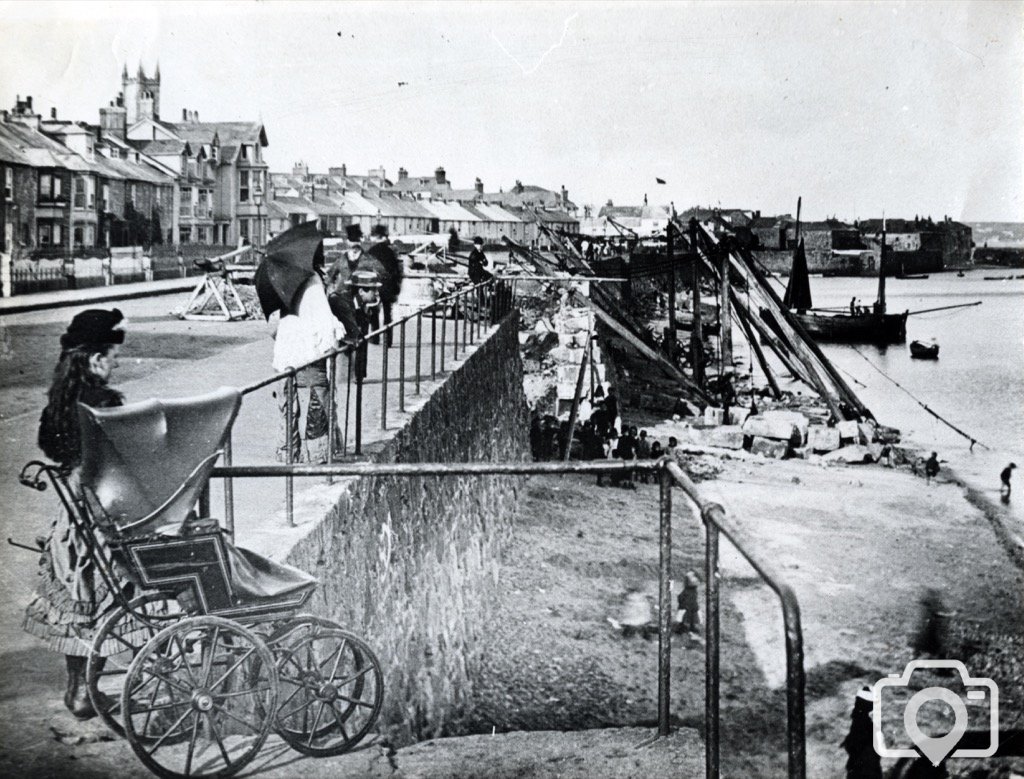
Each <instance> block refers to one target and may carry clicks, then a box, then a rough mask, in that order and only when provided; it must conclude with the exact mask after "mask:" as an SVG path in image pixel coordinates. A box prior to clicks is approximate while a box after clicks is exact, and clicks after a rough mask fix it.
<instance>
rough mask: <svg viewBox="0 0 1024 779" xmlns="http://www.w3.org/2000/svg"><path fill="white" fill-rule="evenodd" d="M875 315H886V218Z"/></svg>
mask: <svg viewBox="0 0 1024 779" xmlns="http://www.w3.org/2000/svg"><path fill="white" fill-rule="evenodd" d="M875 313H876V314H884V313H885V217H884V216H883V217H882V246H881V250H880V252H879V254H878V300H877V301H876V303H875Z"/></svg>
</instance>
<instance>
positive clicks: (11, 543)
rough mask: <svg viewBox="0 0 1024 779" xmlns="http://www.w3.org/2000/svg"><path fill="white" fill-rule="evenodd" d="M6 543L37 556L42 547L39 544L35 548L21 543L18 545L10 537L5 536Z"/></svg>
mask: <svg viewBox="0 0 1024 779" xmlns="http://www.w3.org/2000/svg"><path fill="white" fill-rule="evenodd" d="M7 543H8V544H10V545H11V546H16V547H18V548H19V549H27V550H28V551H30V552H35V553H36V554H39V553H40V552H42V551H43V547H42V545H41V544H37V545H36V546H29V545H28V544H22V543H20V542H18V541H15V540H14V539H13V538H11V537H10V536H7Z"/></svg>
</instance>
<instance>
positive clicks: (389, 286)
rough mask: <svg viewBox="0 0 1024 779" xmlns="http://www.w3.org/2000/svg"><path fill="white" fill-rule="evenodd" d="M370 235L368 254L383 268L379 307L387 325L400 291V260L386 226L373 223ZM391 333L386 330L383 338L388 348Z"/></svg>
mask: <svg viewBox="0 0 1024 779" xmlns="http://www.w3.org/2000/svg"><path fill="white" fill-rule="evenodd" d="M372 236H373V244H372V245H371V246H370V251H369V254H370V256H372V257H373V258H374V259H375V260H377V262H378V263H380V265H381V267H382V268H383V270H384V273H383V275H382V276H381V279H380V283H381V288H380V304H381V306H380V307H381V311H383V313H384V325H385V326H387V325H389V324H391V321H392V319H391V309H392V306H394V304H395V301H396V300H398V294H399V293H400V292H401V291H402V275H403V274H402V261H401V260H399V259H398V255H397V254H395V250H394V249H392V248H391V242H390V241H389V240H388V228H387V227H386V226H385V225H382V224H379V225H375V226H374V228H373V233H372ZM392 335H393V331H392V330H388V332H387V338H386V339H385V340H386V341H387V346H388V348H391V346H392V345H393V338H392Z"/></svg>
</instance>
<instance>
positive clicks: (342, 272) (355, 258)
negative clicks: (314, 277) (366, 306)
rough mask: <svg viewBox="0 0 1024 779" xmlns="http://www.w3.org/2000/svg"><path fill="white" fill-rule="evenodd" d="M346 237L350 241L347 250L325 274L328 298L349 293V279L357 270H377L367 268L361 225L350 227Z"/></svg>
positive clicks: (347, 228) (346, 246)
mask: <svg viewBox="0 0 1024 779" xmlns="http://www.w3.org/2000/svg"><path fill="white" fill-rule="evenodd" d="M345 237H346V238H347V239H348V240H347V242H346V245H345V250H344V251H343V252H342V255H341V256H340V257H338V258H337V259H336V260H335V261H334V262H333V263H331V266H330V267H329V268H328V269H327V272H326V273H325V274H324V284H325V285H326V287H327V296H328V297H330V296H331V295H332V294H339V295H344V294H345V293H346V291H347V285H348V280H349V277H350V276H351V275H352V274H353V273H354V272H355V271H356V270H360V269H361V270H375V269H374V268H366V267H364V266H365V264H366V263H365V262H364V256H363V246H362V244H361V243H360V241H361V240H362V239H363V230H362V228H361V227H360V226H359V225H348V226H347V227H346V228H345Z"/></svg>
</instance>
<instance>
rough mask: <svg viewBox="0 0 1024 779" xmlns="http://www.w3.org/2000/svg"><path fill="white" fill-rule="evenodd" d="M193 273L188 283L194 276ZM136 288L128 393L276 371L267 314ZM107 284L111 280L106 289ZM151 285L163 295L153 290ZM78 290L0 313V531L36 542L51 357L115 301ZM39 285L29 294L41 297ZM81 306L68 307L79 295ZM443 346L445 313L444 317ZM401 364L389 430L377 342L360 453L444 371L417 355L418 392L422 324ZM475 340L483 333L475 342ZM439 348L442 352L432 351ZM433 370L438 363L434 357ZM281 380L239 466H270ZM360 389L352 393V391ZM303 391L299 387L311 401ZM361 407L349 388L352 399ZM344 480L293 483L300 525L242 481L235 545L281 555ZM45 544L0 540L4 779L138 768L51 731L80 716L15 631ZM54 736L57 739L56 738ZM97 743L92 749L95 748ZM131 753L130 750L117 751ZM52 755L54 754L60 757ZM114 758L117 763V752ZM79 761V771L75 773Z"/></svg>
mask: <svg viewBox="0 0 1024 779" xmlns="http://www.w3.org/2000/svg"><path fill="white" fill-rule="evenodd" d="M193 283H194V281H193ZM124 286H125V287H136V290H135V292H137V293H138V294H146V295H147V296H146V297H138V298H126V299H124V302H123V303H119V304H118V307H119V308H121V309H122V311H124V313H125V315H126V317H127V318H128V320H129V336H128V339H127V342H126V345H125V348H124V351H123V352H122V357H121V360H120V362H121V365H120V367H119V368H118V372H117V374H116V375H115V383H116V386H117V387H118V388H119V389H120V390H121V391H123V392H124V394H125V396H126V397H127V399H128V400H129V401H135V400H143V399H146V398H150V397H181V396H188V395H195V394H200V393H204V392H207V391H209V390H211V389H214V388H216V387H218V386H222V385H228V386H236V387H239V386H244V385H246V384H249V383H252V382H255V381H258V380H260V379H262V378H265V377H267V376H269V375H271V374H272V372H273V371H272V369H271V367H270V363H271V352H272V340H271V339H270V330H269V328H268V327H267V326H266V324H265V323H264V322H261V321H252V320H248V321H240V322H224V323H221V322H186V321H183V320H179V319H177V318H176V317H172V316H171V315H170V314H169V312H170V311H171V310H172V309H173V308H175V307H177V306H179V305H181V303H182V302H184V299H185V296H186V295H187V294H188V293H187V289H190V288H191V286H192V285H191V284H190V285H189V286H188V288H187V289H186V290H185V291H179V294H174V295H167V294H162V295H161V294H159V293H160V292H164V291H165V290H164V286H165V285H164V283H163V282H155V283H151V285H149V286H147V287H142V286H141V285H124ZM101 289H102V290H104V291H111V290H115V289H116V291H117V292H118V294H120V293H123V292H125V291H126V290H121V289H117V288H101ZM154 293H156V295H154ZM78 294H81V293H76V292H70V293H68V292H61V293H48V295H47V298H48V299H49V300H50V301H51V302H52V305H50V306H49V307H42V306H36V307H33V309H31V310H26V309H24V308H23V309H22V312H23V313H11V312H10V311H5V312H4V313H3V316H2V317H0V325H2V328H3V345H4V350H3V357H2V359H3V361H4V363H5V364H6V370H5V373H6V378H5V379H3V380H2V382H0V436H2V441H3V445H2V447H0V490H2V492H3V495H4V502H5V512H4V514H3V518H2V519H0V533H2V535H3V537H4V538H6V537H9V536H10V537H14V538H15V539H17V540H20V541H24V542H31V540H32V539H33V538H34V537H35V536H36V535H37V534H41V533H44V532H45V531H46V528H47V526H48V524H49V522H50V520H51V519H52V518H53V517H54V515H55V514H56V512H57V511H58V510H59V507H58V503H57V499H56V497H55V496H54V495H52V493H51V492H50V491H47V492H44V493H37V492H33V491H31V490H28V489H26V488H24V487H21V486H20V485H19V484H18V482H17V474H18V472H19V470H20V468H21V466H22V465H23V464H24V463H25V462H27V461H28V460H30V459H33V458H36V457H39V456H40V453H39V451H38V449H37V448H36V445H35V436H36V427H37V422H38V418H39V412H40V409H41V407H42V405H43V402H44V394H45V390H46V386H47V384H48V381H49V373H50V371H51V370H52V365H53V363H54V362H55V360H56V357H57V342H58V338H59V335H60V333H61V332H63V330H64V328H65V327H66V324H67V322H68V321H70V319H71V317H72V316H74V314H75V313H76V312H77V311H78V310H81V309H82V308H86V307H92V306H97V305H107V303H108V301H109V298H106V297H100V296H99V292H98V291H97V292H95V293H94V296H93V297H91V298H90V299H89V300H87V301H85V300H78V301H76V300H75V298H74V297H73V296H75V295H78ZM34 297H35V296H33V298H34ZM419 302H420V301H416V300H412V301H408V302H407V301H404V300H403V301H400V306H399V311H400V313H401V315H404V314H405V313H408V312H409V311H412V310H413V306H414V305H416V304H417V303H419ZM76 303H77V307H65V306H74V305H75V304H76ZM459 324H460V327H459V342H460V346H459V356H458V359H457V360H456V359H453V347H454V333H453V329H452V320H448V322H447V327H446V328H445V329H446V338H445V344H444V348H445V349H446V359H445V369H446V371H447V372H451V371H453V370H456V369H457V368H458V367H459V365H460V364H461V362H462V361H463V360H464V359H465V358H466V356H467V355H468V354H471V353H472V351H473V349H474V347H473V346H470V347H469V348H468V350H465V351H464V350H463V348H462V346H461V343H462V338H463V333H462V326H461V324H462V323H461V322H460V323H459ZM437 325H438V327H437V337H438V348H440V329H441V328H440V325H441V321H440V319H439V320H438V322H437ZM423 335H424V339H429V337H430V326H429V319H428V320H425V321H424V328H423ZM406 337H407V345H406V348H405V365H406V371H407V385H406V393H407V395H406V397H407V400H406V411H405V412H404V413H402V412H399V411H398V404H397V393H398V385H399V366H400V361H401V359H402V356H401V350H400V349H399V348H398V347H397V346H396V347H394V348H392V349H390V350H388V370H389V378H388V382H387V388H388V394H389V404H388V408H389V413H388V415H387V417H386V429H382V426H381V417H380V408H381V392H382V388H383V386H384V385H383V383H382V382H381V373H382V367H383V366H382V362H383V351H382V348H381V347H380V346H372V345H371V346H370V347H369V360H368V376H367V382H366V384H365V385H364V398H363V402H364V408H365V415H364V433H363V444H364V450H366V451H371V450H372V449H373V448H374V445H375V444H376V445H379V444H380V442H382V441H383V440H384V439H386V438H388V437H390V436H392V435H394V433H395V432H396V430H397V429H398V428H399V427H400V426H401V425H403V424H404V422H405V421H406V420H407V419H408V418H409V415H411V414H412V413H414V412H415V410H416V409H417V408H419V407H420V406H422V404H423V403H425V402H426V400H427V398H428V397H429V395H430V393H431V392H432V391H433V390H434V389H435V388H436V387H437V386H439V384H440V383H441V382H442V381H443V376H442V375H441V374H440V372H438V373H437V375H436V377H435V379H434V380H431V378H430V357H429V349H427V350H425V352H424V356H423V357H422V358H421V366H422V371H421V373H422V375H421V385H420V394H419V395H414V394H413V393H414V390H415V385H414V378H415V377H414V375H413V370H414V366H415V340H414V339H415V325H414V324H413V325H412V326H410V327H409V328H408V331H407V335H406ZM477 343H479V340H478V341H477ZM438 354H439V352H438ZM338 364H339V379H340V389H341V392H339V403H340V404H341V408H340V409H339V418H340V419H341V420H342V421H344V402H345V397H344V392H343V390H344V380H345V375H346V374H345V371H346V360H345V358H344V357H341V358H339V360H338ZM436 367H437V368H438V369H439V367H440V361H439V359H438V361H437V362H436ZM276 388H277V387H276V385H275V386H271V387H267V388H264V389H261V390H258V391H256V392H254V393H252V394H251V395H248V396H246V398H245V400H244V402H243V406H242V410H241V413H240V415H239V417H238V420H237V421H236V423H235V426H234V429H233V436H232V443H233V447H234V463H235V464H262V463H274V462H276V459H275V449H276V436H277V431H278V424H279V413H278V410H277V405H276V399H275V398H274V396H273V392H274V390H275V389H276ZM353 395H354V393H353ZM304 396H305V393H303V394H302V395H301V396H300V397H302V398H303V400H305V397H304ZM352 402H353V404H354V397H353V398H352ZM354 417H355V415H354V409H353V411H352V413H350V415H349V431H348V440H349V449H350V451H351V448H352V442H353V440H354V436H355V418H354ZM216 481H217V480H214V482H215V483H214V484H213V489H212V495H211V507H212V513H214V515H215V516H223V508H224V503H223V490H222V489H221V487H220V485H219V484H217V483H216ZM341 488H342V487H341V484H340V483H335V484H333V485H332V484H328V483H327V482H326V480H323V479H296V480H295V496H296V497H295V505H296V510H295V520H296V527H289V526H288V523H287V520H286V515H285V503H284V496H285V490H284V480H283V479H245V480H236V482H235V488H234V495H235V515H236V538H237V541H238V543H239V545H241V546H245V547H248V548H250V549H253V550H255V551H259V552H261V553H263V554H266V555H268V556H270V557H273V558H275V559H281V558H282V557H284V555H286V554H287V552H288V550H289V549H290V548H291V545H292V544H293V543H294V542H295V541H296V540H297V539H298V538H300V537H301V536H302V535H303V534H304V533H305V532H307V531H308V530H309V529H310V528H311V527H312V526H313V523H315V522H316V521H317V520H318V519H319V518H320V517H321V516H322V514H323V511H324V509H325V508H326V507H327V506H329V505H331V504H332V503H333V500H334V498H335V497H336V495H337V494H338V492H339V491H340V489H341ZM36 566H37V555H34V554H32V553H31V552H28V551H24V550H21V549H18V548H15V547H12V546H9V545H7V544H4V545H3V546H2V547H0V586H2V587H3V591H4V592H5V593H6V595H7V597H6V598H4V599H2V600H0V638H2V642H0V669H2V670H0V700H3V701H4V702H5V710H4V714H3V717H2V722H3V724H4V727H3V728H0V772H2V773H3V774H4V775H8V776H26V775H76V776H96V775H104V774H107V773H108V770H105V769H104V768H103V766H104V765H106V766H108V767H109V765H111V764H110V763H108V762H107V761H108V760H111V759H113V760H115V761H117V762H119V764H120V766H119V770H118V773H119V774H120V773H122V771H123V770H124V766H130V769H129V773H123V774H122V775H134V774H131V773H130V771H131V770H134V769H135V768H138V769H139V770H138V772H137V773H138V774H139V775H145V772H144V770H142V768H141V765H139V764H138V763H137V761H135V759H134V756H132V755H131V754H130V750H128V747H127V745H126V744H124V743H118V744H117V745H113V744H97V745H95V748H96V749H97V759H98V760H99V761H100V762H99V763H97V764H95V765H94V766H93V767H92V768H87V765H88V763H87V762H82V761H79V762H75V763H68V762H64V763H63V766H64V768H63V769H61V768H60V766H59V765H58V763H59V762H60V761H68V760H71V759H72V757H71V756H72V755H75V756H76V758H77V757H82V754H81V750H73V749H71V748H70V747H61V746H59V745H57V744H56V743H55V742H54V741H53V738H54V730H55V729H56V730H60V731H68V732H70V733H72V735H71V736H70V737H69V738H70V739H71V740H74V739H77V738H79V737H80V736H82V730H81V727H80V726H76V723H74V721H73V720H72V719H71V718H70V716H69V715H67V714H66V712H65V711H64V709H63V706H62V705H61V702H60V695H61V692H62V689H63V687H62V684H63V662H62V658H60V657H59V656H57V655H54V654H52V653H50V652H47V651H44V650H43V649H42V646H41V644H40V642H38V641H37V640H36V639H34V638H33V637H31V636H29V635H27V634H26V633H24V632H23V631H22V630H21V618H22V614H23V611H24V607H25V605H26V604H27V603H28V601H29V599H30V598H31V594H32V590H33V588H34V586H35V582H36ZM84 737H85V738H100V737H103V738H105V735H104V734H103V731H102V728H97V729H95V731H90V730H88V729H87V730H86V735H85V736H84ZM55 747H56V748H55ZM87 751H89V750H87ZM122 753H124V754H122ZM54 761H58V763H55V762H54ZM115 764H116V763H115ZM71 768H74V769H75V770H73V771H72V770H70V769H71Z"/></svg>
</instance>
